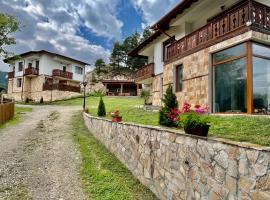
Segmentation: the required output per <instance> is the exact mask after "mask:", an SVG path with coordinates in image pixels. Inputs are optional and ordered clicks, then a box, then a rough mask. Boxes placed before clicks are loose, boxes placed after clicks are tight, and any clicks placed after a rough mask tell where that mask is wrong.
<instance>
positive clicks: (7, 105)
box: [0, 101, 15, 125]
mask: <svg viewBox="0 0 270 200" xmlns="http://www.w3.org/2000/svg"><path fill="white" fill-rule="evenodd" d="M14 112H15V103H14V102H5V101H4V103H2V104H0V125H2V124H4V123H6V122H7V121H9V120H10V119H12V118H13V117H14Z"/></svg>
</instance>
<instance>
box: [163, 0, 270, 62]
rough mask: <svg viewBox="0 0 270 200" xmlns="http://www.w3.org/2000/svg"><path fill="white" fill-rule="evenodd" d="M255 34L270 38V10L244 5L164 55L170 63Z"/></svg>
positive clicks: (246, 3) (185, 39)
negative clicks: (253, 31)
mask: <svg viewBox="0 0 270 200" xmlns="http://www.w3.org/2000/svg"><path fill="white" fill-rule="evenodd" d="M249 30H256V31H260V32H264V33H268V34H270V7H268V6H266V5H263V4H261V3H258V2H254V1H244V2H242V3H240V4H238V5H236V6H234V7H233V8H231V9H229V10H227V11H225V12H223V13H221V14H220V15H218V16H216V17H215V18H213V19H211V20H210V21H209V22H208V23H207V24H206V25H205V26H204V27H202V28H200V29H198V30H196V31H194V32H192V33H191V34H189V35H187V36H185V37H184V38H182V39H180V40H178V41H175V42H173V43H172V44H171V45H170V46H169V47H168V48H167V53H166V55H165V62H166V63H170V62H173V61H175V60H177V59H180V58H182V57H185V56H187V55H189V54H192V53H194V52H196V51H199V50H201V49H204V48H206V47H209V46H211V45H213V44H216V43H218V42H221V41H223V40H226V39H228V38H231V37H234V36H236V35H239V34H242V33H244V32H246V31H249Z"/></svg>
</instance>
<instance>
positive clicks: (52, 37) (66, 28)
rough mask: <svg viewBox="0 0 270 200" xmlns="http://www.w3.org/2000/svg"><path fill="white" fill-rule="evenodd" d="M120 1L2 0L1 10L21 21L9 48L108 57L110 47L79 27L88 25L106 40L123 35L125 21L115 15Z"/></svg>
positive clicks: (89, 59)
mask: <svg viewBox="0 0 270 200" xmlns="http://www.w3.org/2000/svg"><path fill="white" fill-rule="evenodd" d="M118 3H119V2H118V0H76V1H74V0H57V1H56V0H20V1H17V0H1V1H0V12H5V13H8V14H10V15H14V16H17V18H18V19H19V21H20V22H21V24H22V28H21V30H20V31H18V32H17V33H15V37H16V42H17V44H16V45H13V46H11V47H9V50H10V51H11V52H14V53H15V54H18V53H22V52H25V51H29V50H41V49H45V50H49V51H53V52H57V53H60V54H64V55H67V56H71V57H74V58H77V59H80V60H83V61H86V62H88V63H94V61H95V60H96V59H97V58H103V59H105V60H106V61H108V58H109V55H110V50H108V49H106V48H104V47H102V46H101V45H95V44H93V43H92V42H91V41H89V40H88V39H86V38H84V37H83V36H80V35H79V34H78V33H80V27H85V28H86V29H88V30H89V31H91V32H92V33H94V34H95V35H97V36H102V37H104V38H106V39H107V40H116V39H120V38H121V35H122V32H121V28H122V26H123V23H122V22H121V21H120V20H119V19H117V17H116V9H117V5H118ZM0 66H3V64H2V63H0ZM4 69H5V70H6V66H5V67H4Z"/></svg>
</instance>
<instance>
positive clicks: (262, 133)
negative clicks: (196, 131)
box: [55, 97, 270, 146]
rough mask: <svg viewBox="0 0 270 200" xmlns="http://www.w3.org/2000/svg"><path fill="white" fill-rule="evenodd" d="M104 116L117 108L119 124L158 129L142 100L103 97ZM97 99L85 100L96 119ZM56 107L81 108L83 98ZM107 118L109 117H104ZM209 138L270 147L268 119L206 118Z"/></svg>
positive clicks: (156, 122) (245, 117)
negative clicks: (152, 126)
mask: <svg viewBox="0 0 270 200" xmlns="http://www.w3.org/2000/svg"><path fill="white" fill-rule="evenodd" d="M103 100H104V103H105V106H106V111H107V113H108V112H110V111H113V110H114V109H116V108H119V109H120V111H121V115H122V116H123V121H125V122H133V123H137V124H145V125H154V126H158V125H159V124H158V113H157V112H149V111H145V110H143V109H142V108H138V106H142V105H143V99H140V98H124V97H122V98H121V97H104V98H103ZM98 102H99V98H97V97H88V98H87V100H86V104H87V107H88V108H89V112H90V113H91V114H92V115H94V116H96V115H97V107H98ZM55 104H57V105H69V106H72V105H77V106H82V104H83V98H77V99H72V100H66V101H58V102H56V103H55ZM107 118H110V116H109V115H107ZM210 121H211V123H210V124H211V127H210V137H217V138H224V139H229V140H233V141H240V142H249V143H254V144H259V145H263V146H270V118H266V117H262V116H210Z"/></svg>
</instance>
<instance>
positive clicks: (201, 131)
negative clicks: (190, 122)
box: [184, 125, 210, 137]
mask: <svg viewBox="0 0 270 200" xmlns="http://www.w3.org/2000/svg"><path fill="white" fill-rule="evenodd" d="M209 127H210V125H205V126H196V127H195V128H184V131H185V132H186V133H187V134H191V135H198V136H204V137H206V136H207V135H208V131H209Z"/></svg>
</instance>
